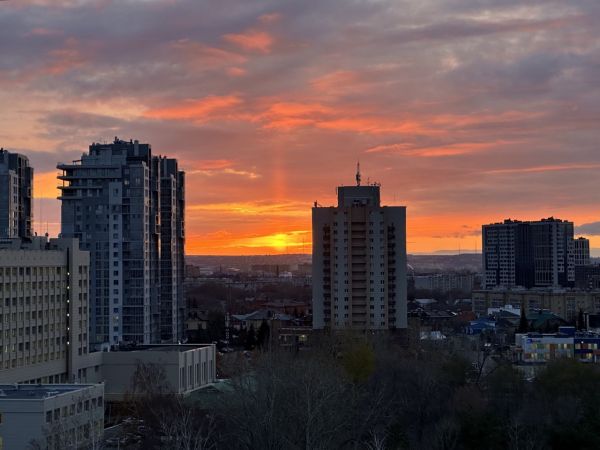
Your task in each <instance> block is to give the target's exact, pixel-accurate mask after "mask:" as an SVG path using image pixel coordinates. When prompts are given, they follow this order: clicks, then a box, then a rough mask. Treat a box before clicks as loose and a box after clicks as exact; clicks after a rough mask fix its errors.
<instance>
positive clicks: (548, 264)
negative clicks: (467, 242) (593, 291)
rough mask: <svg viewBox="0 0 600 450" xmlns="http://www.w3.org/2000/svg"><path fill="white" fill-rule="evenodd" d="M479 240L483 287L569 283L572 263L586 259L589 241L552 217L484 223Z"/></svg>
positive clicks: (573, 277)
mask: <svg viewBox="0 0 600 450" xmlns="http://www.w3.org/2000/svg"><path fill="white" fill-rule="evenodd" d="M482 239H483V247H482V248H483V270H484V288H485V289H493V288H496V287H502V288H511V287H515V286H521V287H525V288H532V287H560V286H562V287H567V286H573V284H574V282H575V266H576V264H579V263H580V262H585V261H589V242H588V241H587V240H586V239H583V238H581V239H578V240H577V241H575V240H574V239H573V223H572V222H568V221H563V220H559V219H554V218H552V217H551V218H549V219H542V220H540V221H537V222H521V221H516V220H505V221H504V222H503V223H495V224H490V225H484V226H483V230H482Z"/></svg>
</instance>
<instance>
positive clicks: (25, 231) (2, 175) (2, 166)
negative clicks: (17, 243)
mask: <svg viewBox="0 0 600 450" xmlns="http://www.w3.org/2000/svg"><path fill="white" fill-rule="evenodd" d="M32 220H33V168H31V167H29V159H28V158H27V157H26V156H23V155H20V154H18V153H10V152H8V151H6V150H4V149H2V148H0V238H18V237H23V238H25V237H30V236H32V234H33V232H32Z"/></svg>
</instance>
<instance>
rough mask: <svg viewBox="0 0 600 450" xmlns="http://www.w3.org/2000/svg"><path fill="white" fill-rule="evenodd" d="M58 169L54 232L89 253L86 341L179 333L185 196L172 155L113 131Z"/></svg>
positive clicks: (150, 339) (170, 337) (142, 339)
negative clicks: (111, 137)
mask: <svg viewBox="0 0 600 450" xmlns="http://www.w3.org/2000/svg"><path fill="white" fill-rule="evenodd" d="M58 168H59V169H60V170H62V175H60V176H59V179H61V180H63V186H61V187H60V189H61V196H60V200H62V210H61V219H62V233H61V235H62V236H63V237H76V238H78V239H79V240H80V243H81V248H82V249H84V250H88V251H89V252H90V267H91V270H90V273H91V276H90V282H91V287H90V305H91V321H90V343H91V345H94V347H96V348H98V347H99V346H101V345H102V344H117V343H119V342H138V343H144V344H149V343H157V342H161V340H162V341H169V342H176V341H178V340H180V339H182V337H183V320H182V318H183V308H184V303H183V295H182V280H183V278H182V277H183V275H182V273H183V266H184V262H183V258H184V228H185V226H184V220H183V218H184V208H185V198H184V186H183V183H184V175H183V172H181V171H179V170H178V167H177V161H176V160H174V159H169V158H164V157H156V156H153V155H152V150H151V147H150V145H148V144H140V143H139V142H138V141H129V142H126V141H122V140H119V139H117V138H115V140H114V142H112V143H110V144H96V143H95V144H92V145H91V146H90V147H89V153H88V154H84V155H82V158H81V160H79V161H73V162H72V163H71V164H59V165H58ZM163 219H164V220H165V223H163ZM163 226H164V227H163ZM163 282H164V285H163ZM180 319H181V320H180Z"/></svg>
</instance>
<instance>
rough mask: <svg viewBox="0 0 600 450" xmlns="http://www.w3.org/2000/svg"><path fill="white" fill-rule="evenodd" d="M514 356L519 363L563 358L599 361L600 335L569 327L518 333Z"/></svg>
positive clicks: (543, 361)
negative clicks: (542, 332)
mask: <svg viewBox="0 0 600 450" xmlns="http://www.w3.org/2000/svg"><path fill="white" fill-rule="evenodd" d="M514 355H515V362H517V363H519V364H545V363H547V362H550V361H553V360H556V359H561V358H562V359H576V360H577V361H580V362H584V363H599V362H600V335H599V334H596V333H591V332H581V331H576V329H575V327H565V326H563V327H560V328H559V330H558V333H551V334H550V333H548V334H546V333H544V334H541V333H526V334H516V335H515V349H514Z"/></svg>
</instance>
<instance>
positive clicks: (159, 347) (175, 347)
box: [111, 344, 213, 352]
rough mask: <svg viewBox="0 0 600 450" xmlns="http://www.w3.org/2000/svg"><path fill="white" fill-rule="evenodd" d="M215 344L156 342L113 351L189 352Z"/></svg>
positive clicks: (122, 347) (123, 347)
mask: <svg viewBox="0 0 600 450" xmlns="http://www.w3.org/2000/svg"><path fill="white" fill-rule="evenodd" d="M211 345H213V344H156V345H130V346H125V345H124V346H121V347H119V349H118V350H111V352H113V351H114V352H141V351H145V352H187V351H189V350H195V349H197V348H205V347H209V346H211Z"/></svg>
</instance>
